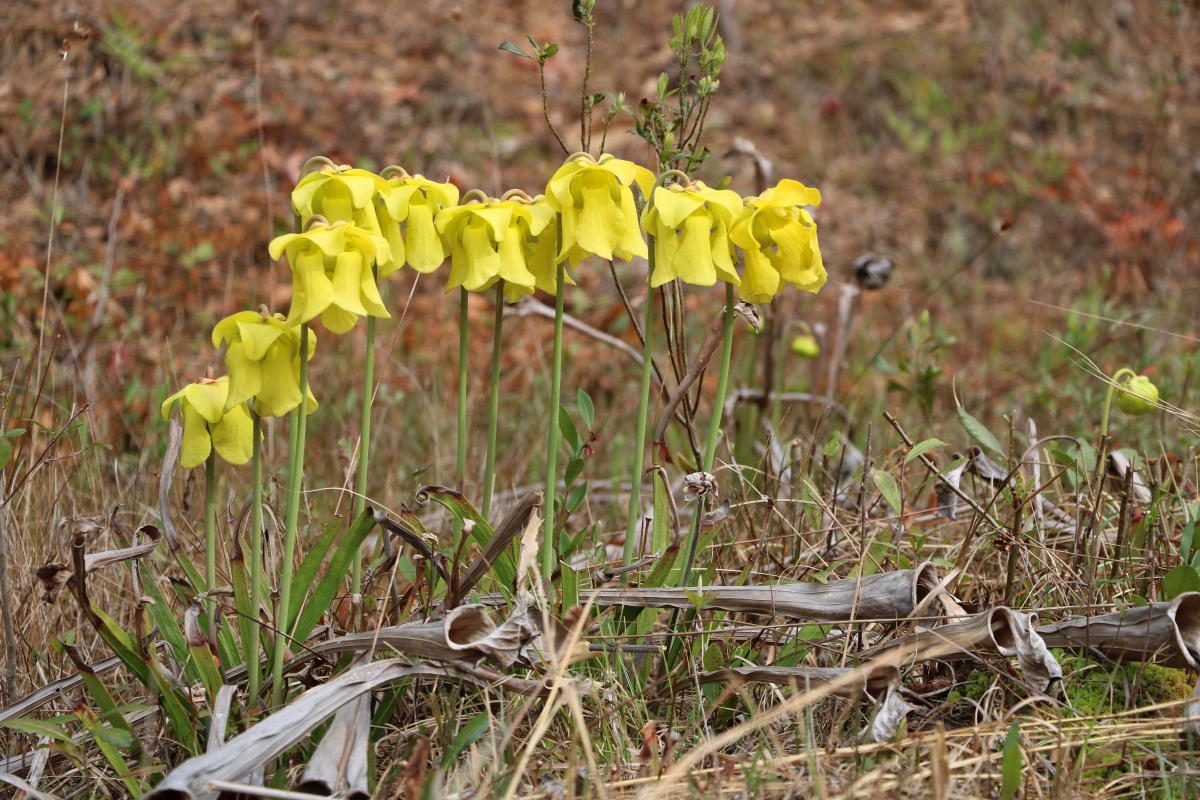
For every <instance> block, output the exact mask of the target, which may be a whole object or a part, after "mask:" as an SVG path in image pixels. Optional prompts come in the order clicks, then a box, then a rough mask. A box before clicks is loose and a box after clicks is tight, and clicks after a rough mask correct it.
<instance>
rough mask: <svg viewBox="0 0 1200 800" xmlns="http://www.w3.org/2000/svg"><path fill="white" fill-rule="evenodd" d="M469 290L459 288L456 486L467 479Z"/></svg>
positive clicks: (461, 487)
mask: <svg viewBox="0 0 1200 800" xmlns="http://www.w3.org/2000/svg"><path fill="white" fill-rule="evenodd" d="M469 333H470V332H469V331H468V330H467V290H466V289H459V290H458V449H457V451H456V452H455V457H454V488H456V489H458V490H459V491H460V492H461V491H463V490H464V489H465V488H466V480H467V336H468V335H469Z"/></svg>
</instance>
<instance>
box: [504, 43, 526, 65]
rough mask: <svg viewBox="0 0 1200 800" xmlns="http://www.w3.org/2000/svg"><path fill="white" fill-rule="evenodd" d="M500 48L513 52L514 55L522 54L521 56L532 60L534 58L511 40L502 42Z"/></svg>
mask: <svg viewBox="0 0 1200 800" xmlns="http://www.w3.org/2000/svg"><path fill="white" fill-rule="evenodd" d="M500 49H501V50H503V51H504V52H506V53H512V54H513V55H514V56H520V57H521V58H528V59H529V60H531V61H532V60H533V56H531V55H529V54H528V53H526V52H525V51H524V50H522V49H521V48H519V47H517V46H516V45H515V44H513V43H512V42H509V41H504V42H501V43H500Z"/></svg>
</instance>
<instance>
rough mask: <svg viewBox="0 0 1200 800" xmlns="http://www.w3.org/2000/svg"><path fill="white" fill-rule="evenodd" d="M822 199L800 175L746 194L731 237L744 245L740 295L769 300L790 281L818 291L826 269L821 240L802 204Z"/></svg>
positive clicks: (731, 231) (801, 286) (739, 244)
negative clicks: (757, 192) (755, 195)
mask: <svg viewBox="0 0 1200 800" xmlns="http://www.w3.org/2000/svg"><path fill="white" fill-rule="evenodd" d="M820 203H821V193H820V192H819V191H817V190H816V189H810V188H808V187H807V186H805V185H804V184H802V183H800V182H799V181H793V180H789V179H784V180H781V181H780V182H779V183H778V184H777V185H776V186H775V187H774V188H771V189H768V190H767V191H765V192H763V193H762V194H761V195H759V196H758V197H747V198H746V207H745V208H744V209H743V210H742V213H741V215H740V216H739V217H738V218H737V219H736V220H735V221H734V224H733V227H732V228H731V229H730V231H729V238H730V239H732V240H733V243H734V244H736V245H737V246H738V247H740V248H742V257H743V260H744V262H745V265H746V268H745V270H743V272H742V287H741V292H740V294H741V296H742V299H743V300H746V301H748V302H751V303H767V302H770V300H771V298H772V297H774V296H775V295H776V294H778V293H779V291H780V289H782V288H783V284H784V283H785V282H786V283H790V284H792V285H793V286H795V287H796V288H797V289H802V290H804V291H806V292H816V291H819V290H820V288H821V287H822V286H824V285H825V281H826V279H827V277H828V276H827V275H826V273H825V265H824V264H823V263H822V261H821V248H820V246H819V245H818V244H817V224H816V222H814V221H813V218H812V215H811V214H809V213H808V211H806V210H805V209H803V208H801V206H806V205H807V206H816V205H820Z"/></svg>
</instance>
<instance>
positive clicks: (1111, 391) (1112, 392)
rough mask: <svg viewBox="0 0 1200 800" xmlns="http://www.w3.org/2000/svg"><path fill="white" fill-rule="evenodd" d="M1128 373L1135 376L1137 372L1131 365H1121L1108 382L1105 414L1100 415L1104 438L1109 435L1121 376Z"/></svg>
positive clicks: (1101, 433)
mask: <svg viewBox="0 0 1200 800" xmlns="http://www.w3.org/2000/svg"><path fill="white" fill-rule="evenodd" d="M1126 375H1129V376H1130V377H1133V376H1135V375H1137V373H1136V372H1134V371H1133V370H1131V369H1130V368H1129V367H1121V368H1120V369H1119V370H1117V371H1116V372H1114V373H1113V376H1112V380H1111V381H1109V384H1108V392H1107V393H1106V394H1105V395H1104V414H1103V415H1102V416H1101V417H1100V438H1101V439H1103V438H1104V437H1105V436H1107V435H1108V415H1109V412H1111V411H1112V404H1113V397H1114V396H1116V393H1117V385H1118V384H1119V383H1120V382H1121V378H1124V377H1125V376H1126Z"/></svg>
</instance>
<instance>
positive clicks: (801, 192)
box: [761, 178, 821, 206]
mask: <svg viewBox="0 0 1200 800" xmlns="http://www.w3.org/2000/svg"><path fill="white" fill-rule="evenodd" d="M761 197H762V199H763V200H767V201H769V202H774V203H787V204H789V205H797V206H819V205H821V192H820V190H818V189H811V188H809V187H807V186H805V185H804V184H803V183H801V182H800V181H794V180H792V179H791V178H784V179H783V180H781V181H780V182H779V183H777V184H776V185H775V186H774V188H771V189H767V190H766V191H765V192H763V193H762V195H761Z"/></svg>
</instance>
